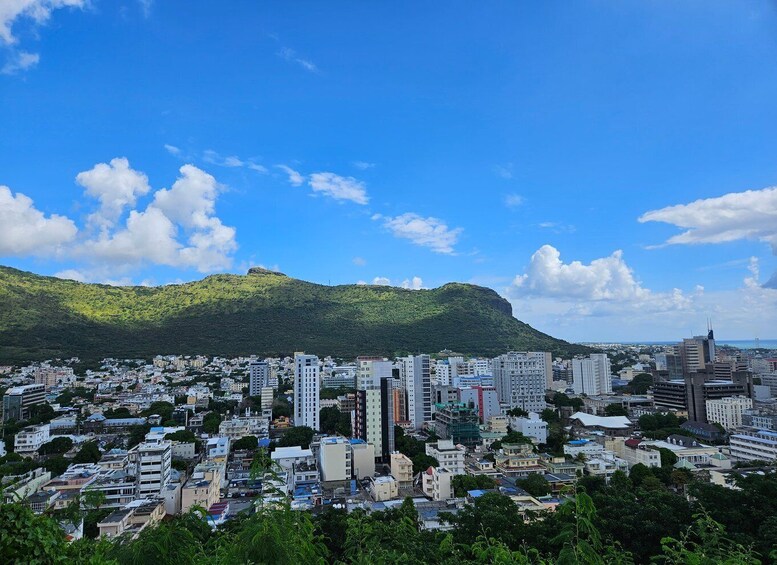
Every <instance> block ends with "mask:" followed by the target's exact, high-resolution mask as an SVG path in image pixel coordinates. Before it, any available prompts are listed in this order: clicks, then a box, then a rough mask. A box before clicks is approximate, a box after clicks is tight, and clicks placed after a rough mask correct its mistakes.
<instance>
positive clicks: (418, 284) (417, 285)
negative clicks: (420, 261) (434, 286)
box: [401, 277, 424, 290]
mask: <svg viewBox="0 0 777 565" xmlns="http://www.w3.org/2000/svg"><path fill="white" fill-rule="evenodd" d="M401 286H402V288H408V289H410V290H420V289H422V288H424V281H423V280H422V279H421V277H413V278H412V279H405V280H403V281H402V285H401Z"/></svg>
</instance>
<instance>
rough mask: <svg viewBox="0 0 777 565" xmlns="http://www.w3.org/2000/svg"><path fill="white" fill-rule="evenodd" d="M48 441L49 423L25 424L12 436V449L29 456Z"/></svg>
mask: <svg viewBox="0 0 777 565" xmlns="http://www.w3.org/2000/svg"><path fill="white" fill-rule="evenodd" d="M48 441H49V425H48V424H43V425H40V426H27V427H26V428H24V429H23V430H21V431H19V432H18V433H17V434H16V436H15V437H14V443H13V450H14V451H15V452H16V453H18V454H19V455H24V456H29V455H34V454H36V453H37V452H38V450H39V449H40V447H41V446H42V445H43V444H44V443H48Z"/></svg>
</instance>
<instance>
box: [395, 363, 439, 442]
mask: <svg viewBox="0 0 777 565" xmlns="http://www.w3.org/2000/svg"><path fill="white" fill-rule="evenodd" d="M430 365H431V359H430V357H429V356H428V355H415V356H411V357H400V358H399V381H400V387H401V388H402V390H403V391H404V396H405V398H406V401H405V410H406V414H407V420H408V421H409V422H410V423H411V424H412V426H413V428H414V429H416V430H418V429H420V428H421V427H423V425H424V422H431V420H432V375H431V369H430Z"/></svg>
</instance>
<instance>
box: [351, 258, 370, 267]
mask: <svg viewBox="0 0 777 565" xmlns="http://www.w3.org/2000/svg"><path fill="white" fill-rule="evenodd" d="M353 264H354V265H358V266H359V267H363V266H364V265H366V264H367V260H366V259H364V258H363V257H354V258H353Z"/></svg>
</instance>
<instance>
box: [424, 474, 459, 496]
mask: <svg viewBox="0 0 777 565" xmlns="http://www.w3.org/2000/svg"><path fill="white" fill-rule="evenodd" d="M454 476H455V474H454V473H453V472H452V471H450V470H449V469H446V468H445V467H429V468H428V469H427V470H426V471H424V472H423V473H422V474H421V487H422V489H423V491H424V494H425V495H426V496H428V497H429V498H431V499H432V500H437V501H444V500H448V499H451V498H453V484H452V482H453V477H454Z"/></svg>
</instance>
